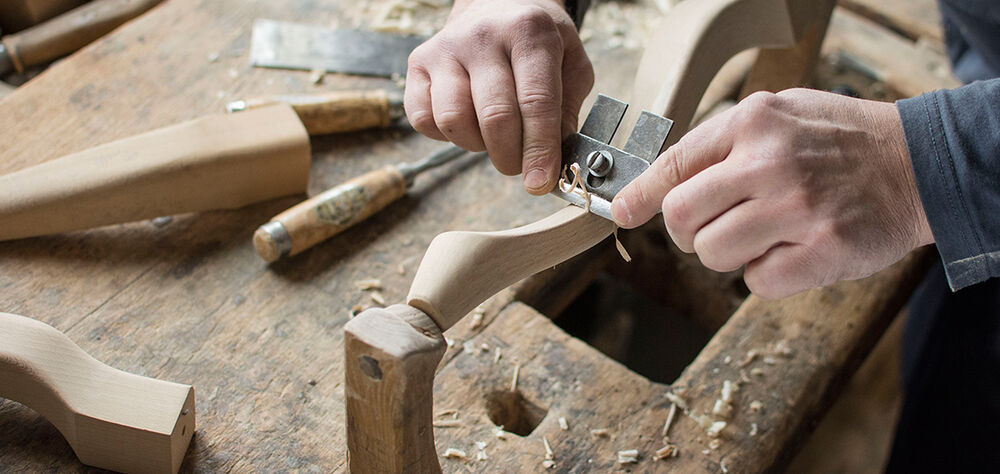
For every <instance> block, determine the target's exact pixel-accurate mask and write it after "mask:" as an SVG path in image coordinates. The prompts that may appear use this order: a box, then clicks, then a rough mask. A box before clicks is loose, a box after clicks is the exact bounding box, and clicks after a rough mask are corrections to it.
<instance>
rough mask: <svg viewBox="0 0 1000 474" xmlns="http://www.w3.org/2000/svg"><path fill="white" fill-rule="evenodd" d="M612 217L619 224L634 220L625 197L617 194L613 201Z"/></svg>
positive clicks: (623, 224) (626, 223) (622, 224)
mask: <svg viewBox="0 0 1000 474" xmlns="http://www.w3.org/2000/svg"><path fill="white" fill-rule="evenodd" d="M611 217H612V218H613V219H614V220H615V223H617V224H618V225H619V226H625V225H628V223H629V222H631V221H632V214H631V213H630V212H629V211H628V203H626V202H625V198H623V197H621V196H615V198H614V199H613V200H612V201H611Z"/></svg>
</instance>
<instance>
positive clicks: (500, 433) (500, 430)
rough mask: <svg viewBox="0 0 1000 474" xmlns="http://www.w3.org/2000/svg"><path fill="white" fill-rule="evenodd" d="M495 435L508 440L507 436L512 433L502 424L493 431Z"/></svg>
mask: <svg viewBox="0 0 1000 474" xmlns="http://www.w3.org/2000/svg"><path fill="white" fill-rule="evenodd" d="M493 436H496V437H497V439H502V440H505V441H506V440H507V438H509V437H510V434H509V433H507V432H506V431H504V429H503V426H502V425H501V426H498V427H497V430H496V431H494V432H493Z"/></svg>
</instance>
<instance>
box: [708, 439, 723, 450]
mask: <svg viewBox="0 0 1000 474" xmlns="http://www.w3.org/2000/svg"><path fill="white" fill-rule="evenodd" d="M721 445H722V442H721V441H719V438H715V439H713V440H712V441H709V442H708V449H711V450H716V449H719V446H721Z"/></svg>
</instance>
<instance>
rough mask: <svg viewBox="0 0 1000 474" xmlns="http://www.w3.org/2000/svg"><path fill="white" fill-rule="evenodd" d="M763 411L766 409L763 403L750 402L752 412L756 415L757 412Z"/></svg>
mask: <svg viewBox="0 0 1000 474" xmlns="http://www.w3.org/2000/svg"><path fill="white" fill-rule="evenodd" d="M763 409H764V404H763V403H761V402H760V400H754V401H752V402H750V411H752V412H755V413H756V412H759V411H761V410H763Z"/></svg>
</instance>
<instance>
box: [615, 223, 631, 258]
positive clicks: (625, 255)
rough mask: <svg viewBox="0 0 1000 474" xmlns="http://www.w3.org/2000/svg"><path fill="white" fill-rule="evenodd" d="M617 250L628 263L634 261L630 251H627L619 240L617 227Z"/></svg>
mask: <svg viewBox="0 0 1000 474" xmlns="http://www.w3.org/2000/svg"><path fill="white" fill-rule="evenodd" d="M615 248H617V249H618V253H619V254H621V256H622V259H623V260H625V262H626V263H628V262H631V261H632V256H630V255H629V254H628V250H625V246H624V245H622V241H621V240H618V228H617V227H615Z"/></svg>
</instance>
